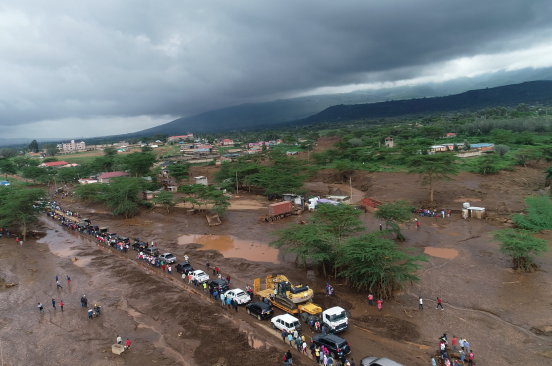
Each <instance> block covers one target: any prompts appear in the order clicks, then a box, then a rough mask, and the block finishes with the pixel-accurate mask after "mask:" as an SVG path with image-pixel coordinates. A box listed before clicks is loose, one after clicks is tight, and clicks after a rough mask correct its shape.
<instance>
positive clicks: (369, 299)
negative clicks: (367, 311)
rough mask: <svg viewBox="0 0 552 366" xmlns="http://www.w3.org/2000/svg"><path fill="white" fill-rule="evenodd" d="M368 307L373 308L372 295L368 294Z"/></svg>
mask: <svg viewBox="0 0 552 366" xmlns="http://www.w3.org/2000/svg"><path fill="white" fill-rule="evenodd" d="M368 305H369V306H373V305H374V295H372V294H368Z"/></svg>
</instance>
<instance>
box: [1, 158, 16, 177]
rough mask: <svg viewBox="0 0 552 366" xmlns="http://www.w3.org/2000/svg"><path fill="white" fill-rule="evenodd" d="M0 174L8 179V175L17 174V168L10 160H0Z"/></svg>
mask: <svg viewBox="0 0 552 366" xmlns="http://www.w3.org/2000/svg"><path fill="white" fill-rule="evenodd" d="M0 172H2V173H3V174H5V175H6V179H8V174H17V166H16V165H15V164H14V163H13V162H12V161H11V160H10V159H5V158H4V159H0Z"/></svg>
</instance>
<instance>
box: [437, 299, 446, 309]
mask: <svg viewBox="0 0 552 366" xmlns="http://www.w3.org/2000/svg"><path fill="white" fill-rule="evenodd" d="M439 306H440V307H441V310H445V308H444V307H443V304H442V303H441V298H440V297H437V307H436V308H435V309H439Z"/></svg>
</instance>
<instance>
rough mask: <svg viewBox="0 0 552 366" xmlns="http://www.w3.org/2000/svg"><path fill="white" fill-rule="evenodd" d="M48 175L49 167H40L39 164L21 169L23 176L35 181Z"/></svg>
mask: <svg viewBox="0 0 552 366" xmlns="http://www.w3.org/2000/svg"><path fill="white" fill-rule="evenodd" d="M47 175H48V172H47V169H45V168H39V167H37V166H27V167H24V168H22V169H21V176H22V177H23V178H27V179H32V180H33V181H35V182H36V180H38V179H40V177H44V176H47Z"/></svg>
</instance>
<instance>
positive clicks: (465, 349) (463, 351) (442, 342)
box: [431, 333, 475, 366]
mask: <svg viewBox="0 0 552 366" xmlns="http://www.w3.org/2000/svg"><path fill="white" fill-rule="evenodd" d="M451 346H452V350H451V349H450V346H449V342H448V339H447V334H446V333H445V334H443V336H442V337H440V338H439V350H440V356H439V357H438V359H439V360H440V361H441V362H442V363H443V364H444V365H445V366H461V365H464V362H465V361H466V358H467V361H468V365H469V366H475V363H474V358H475V355H474V353H473V350H472V349H471V348H470V343H469V342H468V341H467V340H466V339H465V338H461V337H459V338H457V337H456V336H455V335H453V336H452V342H451ZM457 346H458V347H457ZM450 352H452V357H450V355H449V353H450ZM457 355H458V356H457ZM431 363H432V365H433V366H436V365H437V361H436V360H435V357H434V358H432V359H431Z"/></svg>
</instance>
